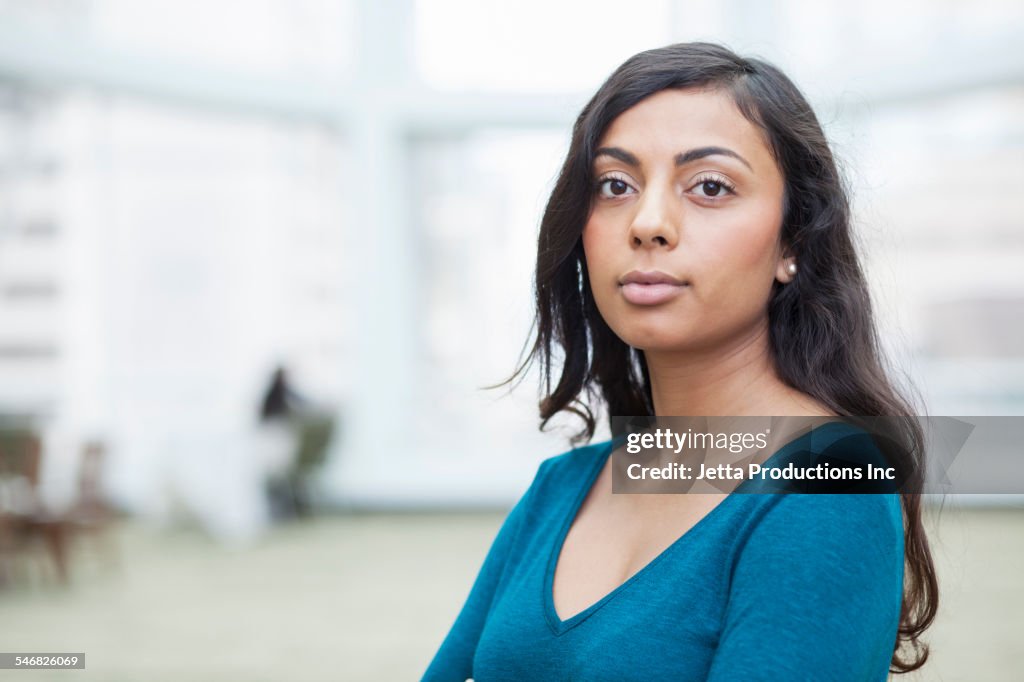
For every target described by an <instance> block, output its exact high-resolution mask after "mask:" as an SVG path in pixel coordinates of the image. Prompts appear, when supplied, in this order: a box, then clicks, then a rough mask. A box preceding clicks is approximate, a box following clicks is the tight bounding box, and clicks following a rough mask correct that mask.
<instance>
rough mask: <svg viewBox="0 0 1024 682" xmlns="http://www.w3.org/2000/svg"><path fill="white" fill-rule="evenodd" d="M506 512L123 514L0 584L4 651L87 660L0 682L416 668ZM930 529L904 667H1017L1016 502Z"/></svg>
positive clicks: (978, 674)
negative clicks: (929, 590)
mask: <svg viewBox="0 0 1024 682" xmlns="http://www.w3.org/2000/svg"><path fill="white" fill-rule="evenodd" d="M501 519H502V515H501V514H496V513H479V514H456V513H451V514H445V513H432V514H408V513H406V514H376V513H375V514H353V515H348V516H339V517H329V518H321V519H317V520H315V521H311V522H305V523H298V524H286V525H282V526H278V527H277V528H275V529H274V530H273V531H272V532H271V533H270V534H269V535H267V536H266V537H264V538H263V539H262V540H260V541H259V542H258V543H256V544H255V545H253V546H251V547H247V548H223V547H220V546H218V545H216V544H215V543H214V542H213V541H211V540H209V539H207V538H206V537H205V536H204V535H202V534H201V533H199V532H198V531H194V530H184V529H179V530H171V531H169V530H157V529H151V528H147V527H145V526H143V525H141V524H139V523H135V522H122V523H120V524H119V525H118V526H117V527H116V529H115V531H114V533H113V538H112V539H113V540H115V544H116V551H115V552H110V551H103V549H102V546H100V545H94V544H93V543H89V542H85V541H84V540H83V541H80V542H79V543H77V544H76V546H75V548H74V549H75V552H74V557H73V561H74V563H73V567H72V568H73V576H72V583H71V585H70V586H69V587H60V586H59V585H57V584H56V583H55V581H54V579H53V574H52V571H51V570H50V567H49V564H48V563H47V561H46V557H45V555H43V554H42V553H40V554H39V555H38V556H34V557H29V558H27V559H24V560H22V561H21V562H20V565H19V569H20V570H19V573H18V574H16V575H15V579H16V581H15V584H14V585H11V586H8V587H7V588H6V589H3V590H0V651H6V652H22V651H24V652H61V651H67V652H72V651H74V652H85V654H86V669H85V670H84V671H82V670H79V671H33V672H31V673H28V672H25V671H10V670H0V680H7V679H11V680H25V679H28V678H29V677H31V679H32V680H33V681H34V682H39V681H41V680H69V679H70V680H101V681H103V682H119V681H125V682H138V681H160V680H168V681H169V680H174V681H176V682H182V681H187V680H204V681H205V680H245V681H246V682H258V681H260V680H266V681H268V682H270V681H273V682H281V681H289V682H290V681H293V680H294V681H303V680H310V681H313V680H346V681H347V680H417V679H419V676H420V675H421V674H422V672H423V670H424V668H425V667H426V665H427V663H428V662H429V660H430V658H431V656H432V655H433V653H434V651H435V649H436V647H437V646H438V644H439V643H440V641H441V639H442V638H443V636H444V634H445V633H446V632H447V628H448V627H449V626H450V624H451V622H452V620H453V619H454V617H455V615H456V612H457V611H458V609H459V607H460V606H461V604H462V600H463V599H464V598H465V596H466V593H467V592H468V590H469V586H470V584H471V582H472V580H473V577H474V576H475V573H476V570H477V568H478V567H479V563H480V562H481V561H482V560H483V556H484V553H485V552H486V549H487V547H488V545H489V543H490V541H491V539H492V537H493V535H494V533H495V532H496V530H497V528H498V526H499V524H500V522H501ZM936 537H937V540H936V541H935V550H936V555H937V557H938V559H939V562H940V567H941V572H942V573H941V577H942V581H943V582H942V587H943V602H942V607H941V613H940V617H939V620H938V622H937V625H936V626H935V628H934V629H933V631H932V633H931V641H932V643H933V658H932V661H931V662H930V663H929V664H928V666H926V668H925V671H924V672H923V673H921V674H919V675H915V676H902V679H905V680H942V681H943V682H953V681H955V680H970V681H971V682H983V681H984V680H1008V679H1015V678H1014V676H1015V675H1018V674H1019V672H1020V665H1019V662H1018V661H1017V649H1018V647H1019V643H1020V633H1021V632H1024V585H1022V583H1021V582H1020V576H1021V575H1024V510H990V511H983V510H963V509H956V508H948V507H947V508H946V509H945V510H944V511H943V512H942V514H941V515H940V517H939V523H938V535H937V536H936ZM115 557H116V559H117V561H116V562H115V561H114V558H115ZM896 679H899V678H896ZM1017 679H1019V678H1017Z"/></svg>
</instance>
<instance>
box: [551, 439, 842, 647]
mask: <svg viewBox="0 0 1024 682" xmlns="http://www.w3.org/2000/svg"><path fill="white" fill-rule="evenodd" d="M837 423H838V424H843V422H826V423H825V424H821V425H819V426H817V427H814V428H812V429H810V430H809V431H807V432H805V433H803V434H802V435H800V436H797V437H796V438H793V439H792V440H790V441H788V442H786V443H784V444H783V445H782V446H781V447H779V448H778V449H777V450H776V451H775V452H774V453H773V454H772V455H771V457H769V458H768V460H766V462H765V466H767V465H768V462H771V461H772V460H774V459H775V458H777V457H779V456H780V455H781V454H782V453H783V452H785V451H787V450H789V449H790V448H792V447H794V446H795V445H796V444H797V443H799V442H801V441H803V440H804V439H805V438H808V437H810V436H811V434H813V433H814V432H815V431H817V430H818V429H821V428H822V427H824V426H827V425H828V424H837ZM847 426H848V425H847ZM614 449H615V439H614V438H613V439H611V440H609V441H608V444H607V446H606V447H605V448H604V449H603V451H602V452H600V454H599V455H598V456H596V457H594V462H593V464H592V465H591V468H590V470H589V471H588V472H587V476H586V479H585V481H584V484H583V485H582V486H580V490H579V492H578V493H577V494H576V499H575V500H573V504H572V506H571V507H570V509H569V512H568V514H566V517H565V519H564V520H563V522H562V527H561V528H560V529H559V532H558V536H557V537H556V538H555V542H554V543H553V544H552V548H551V554H550V556H549V557H548V564H547V569H546V571H545V572H544V580H543V581H542V582H543V586H544V616H545V619H546V620H547V622H548V626H549V627H550V628H551V632H552V633H553V634H554V635H555V636H556V637H557V636H561V635H563V634H565V633H566V632H568V631H569V630H571V629H573V628H574V627H576V626H577V625H579V624H580V623H582V622H583V621H584V620H586V619H587V618H589V617H590V616H592V615H593V614H594V613H595V612H596V611H598V610H599V609H600V608H601V607H602V606H604V605H605V604H607V603H608V602H610V601H611V600H612V599H614V598H615V597H616V596H618V595H619V594H621V593H622V592H623V591H625V590H627V589H629V587H630V586H631V585H633V584H635V583H636V582H638V581H639V580H641V579H642V578H643V576H644V575H645V574H647V573H649V572H650V571H652V570H653V569H654V567H655V566H657V564H659V563H661V561H662V560H664V558H665V557H667V556H669V555H670V554H672V553H673V552H674V551H675V550H676V548H678V547H679V546H680V545H683V544H685V543H687V542H690V541H691V539H692V538H693V536H694V535H696V534H697V533H698V532H699V531H700V529H702V528H704V527H706V526H707V525H708V524H709V523H710V519H712V518H713V517H714V516H716V515H720V514H722V513H724V512H723V511H722V509H723V507H724V506H725V505H726V504H729V500H731V499H733V498H734V497H737V496H739V495H744V494H747V493H742V492H737V491H735V490H734V491H732V492H730V493H729V494H728V495H727V496H726V497H725V499H723V500H722V501H721V502H719V503H718V504H717V505H715V506H714V507H712V508H711V510H710V511H709V512H708V513H707V514H705V515H704V516H702V517H701V518H700V519H699V520H698V521H697V522H696V523H695V524H693V525H692V526H690V528H689V529H687V530H686V532H684V533H683V534H682V535H680V536H679V537H678V538H676V539H675V540H674V541H673V542H672V544H670V545H669V546H668V547H666V548H665V549H663V550H662V551H661V552H660V553H659V554H658V555H657V556H656V557H654V558H653V559H651V560H650V561H649V562H647V563H646V564H645V565H644V566H643V567H642V568H641V569H640V570H639V571H637V572H636V573H634V574H633V575H631V576H629V577H628V578H626V580H625V581H623V582H622V583H621V584H619V585H618V586H617V587H615V588H614V589H613V590H611V591H610V592H608V594H606V595H604V596H603V597H601V598H600V599H598V600H597V601H596V602H594V603H593V604H591V605H590V606H588V607H586V608H585V609H583V610H582V611H580V612H579V613H576V614H574V615H572V616H570V617H569V618H567V619H565V620H562V618H561V617H560V616H559V615H558V611H557V610H556V609H555V589H554V587H555V571H556V570H557V568H558V560H559V559H560V558H561V556H562V550H563V549H564V548H565V539H566V537H568V535H569V529H570V528H572V524H573V523H574V522H575V521H576V517H577V516H578V515H579V512H580V508H581V507H582V506H583V502H584V500H586V499H587V494H588V493H589V492H590V490H591V489H592V488H593V487H594V484H595V483H596V482H597V478H598V476H599V475H600V473H601V470H602V469H603V468H604V465H605V463H606V462H607V461H608V458H609V457H610V456H611V454H612V452H613V451H614Z"/></svg>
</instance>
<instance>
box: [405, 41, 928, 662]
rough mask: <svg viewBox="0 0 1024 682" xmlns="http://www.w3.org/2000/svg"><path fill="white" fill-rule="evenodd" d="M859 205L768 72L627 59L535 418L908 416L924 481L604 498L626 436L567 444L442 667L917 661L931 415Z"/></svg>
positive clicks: (543, 252)
mask: <svg viewBox="0 0 1024 682" xmlns="http://www.w3.org/2000/svg"><path fill="white" fill-rule="evenodd" d="M849 223H850V211H849V207H848V200H847V195H846V192H845V190H844V187H843V184H842V180H841V178H840V176H839V173H838V171H837V168H836V164H835V161H834V160H833V157H832V154H831V152H830V150H829V146H828V143H827V141H826V138H825V136H824V134H823V132H822V130H821V127H820V125H819V123H818V121H817V119H816V117H815V115H814V113H813V111H812V110H811V108H810V106H809V105H808V104H807V102H806V100H805V99H804V97H803V96H802V95H801V93H800V92H799V90H798V89H797V88H796V87H795V86H794V85H793V83H792V82H791V81H790V80H789V79H788V78H787V77H786V76H785V75H784V74H783V73H781V72H780V71H779V70H778V69H777V68H776V67H774V66H772V65H770V64H768V63H765V62H764V61H760V60H757V59H744V58H741V57H739V56H737V55H736V54H734V53H732V52H731V51H729V50H728V49H726V48H723V47H721V46H718V45H714V44H709V43H690V44H679V45H672V46H668V47H664V48H660V49H656V50H650V51H647V52H643V53H640V54H638V55H635V56H634V57H632V58H630V59H629V60H628V61H627V62H625V63H624V64H623V65H622V66H621V67H619V69H618V70H616V71H615V73H613V74H612V75H611V77H610V78H609V79H608V80H607V81H606V82H605V83H604V85H602V87H601V88H600V90H598V92H597V93H596V94H595V95H594V97H593V98H592V99H591V100H590V102H589V103H588V104H587V105H586V107H584V109H583V111H582V113H581V114H580V116H579V118H578V119H577V121H576V124H575V126H574V129H573V136H572V142H571V146H570V149H569V152H568V156H567V158H566V160H565V163H564V165H563V167H562V170H561V173H560V175H559V178H558V181H557V183H556V186H555V188H554V191H553V193H552V195H551V198H550V200H549V202H548V204H547V208H546V210H545V213H544V217H543V220H542V222H541V231H540V237H539V244H538V254H537V269H536V295H537V339H536V342H535V344H534V346H533V350H532V352H531V355H530V357H529V358H528V359H527V363H524V365H523V366H521V367H520V368H519V370H518V371H517V375H518V374H521V373H522V372H523V370H524V369H525V367H526V366H527V364H528V363H529V361H530V360H533V359H536V360H539V361H540V362H541V365H542V368H543V370H544V376H545V377H546V382H545V395H544V397H543V399H542V400H541V402H540V415H541V417H542V419H543V422H542V428H543V426H544V425H545V424H546V423H547V422H548V420H550V419H551V417H552V416H554V415H555V414H557V413H559V412H562V411H569V412H572V413H575V414H577V415H579V416H581V417H582V418H583V420H584V421H585V428H584V429H583V431H582V432H581V434H580V438H581V439H585V440H589V439H590V438H591V437H592V436H593V434H594V432H595V428H596V423H597V417H596V416H595V413H599V412H601V411H604V412H605V413H606V414H607V415H657V416H663V415H737V416H744V415H779V416H795V417H813V418H824V419H828V418H834V420H836V421H840V422H843V421H844V418H846V417H854V418H859V417H862V416H868V417H871V416H880V415H887V416H896V417H905V418H906V419H905V420H904V421H899V422H897V425H898V427H897V432H896V433H895V440H894V441H892V442H895V443H897V445H899V446H900V447H899V450H900V452H902V453H903V454H902V455H899V454H897V455H896V456H895V463H896V465H897V467H898V468H899V469H900V470H901V472H902V473H903V477H904V480H906V481H908V484H907V485H905V486H904V487H903V488H902V491H903V492H902V494H901V495H896V494H850V495H815V494H790V495H770V494H766V495H741V494H738V493H732V494H728V495H726V494H708V495H696V494H691V495H612V492H611V466H612V465H611V462H612V460H611V458H610V452H611V450H612V444H611V443H612V442H611V441H607V442H604V443H597V444H592V445H589V446H586V447H579V448H575V449H573V450H571V451H569V452H566V453H564V454H562V455H559V456H557V457H552V458H550V459H548V460H546V461H544V462H543V463H542V464H541V466H540V468H539V470H538V472H537V475H536V478H535V479H534V481H533V483H532V485H531V486H530V488H529V490H528V491H527V492H526V494H525V495H524V496H523V497H522V498H521V499H520V500H519V502H518V503H517V504H516V506H515V507H514V508H513V510H512V511H511V512H510V513H509V515H508V517H507V518H506V520H505V522H504V524H503V526H502V528H501V530H500V531H499V533H498V536H497V538H496V539H495V541H494V543H493V545H492V547H491V550H490V552H489V554H488V556H487V558H486V560H485V561H484V564H483V567H482V568H481V570H480V573H479V576H478V577H477V580H476V582H475V584H474V585H473V588H472V590H471V592H470V594H469V597H468V599H467V601H466V603H465V606H464V607H463V609H462V611H461V613H460V614H459V616H458V618H457V620H456V621H455V624H454V625H453V627H452V629H451V631H450V632H449V633H448V636H447V638H446V639H445V640H444V642H443V643H442V644H441V647H440V649H439V651H438V652H437V654H436V655H435V657H434V660H433V661H432V663H431V665H430V667H429V668H428V670H427V671H426V674H425V676H424V679H425V680H431V681H433V680H439V681H440V680H456V681H458V682H462V681H463V680H465V679H467V678H474V679H475V680H476V681H477V682H490V681H491V680H570V679H572V680H660V679H672V680H730V681H731V680H754V679H758V680H760V679H764V680H802V679H807V680H883V679H885V678H886V677H887V676H888V673H889V672H890V669H891V670H892V671H895V672H904V671H908V670H913V669H916V668H919V667H920V666H921V665H923V663H924V661H925V659H926V657H927V648H926V647H924V646H923V644H922V643H921V642H920V640H919V637H920V635H921V633H922V632H923V631H924V630H925V628H927V627H928V625H929V624H930V623H931V621H932V619H933V618H934V615H935V609H936V603H937V598H938V588H937V582H936V577H935V571H934V567H933V564H932V560H931V556H930V553H929V549H928V543H927V539H926V537H925V534H924V531H923V527H922V522H921V508H920V504H919V500H920V498H919V496H918V495H917V494H915V490H916V489H918V488H915V480H916V479H915V478H914V475H913V471H914V470H915V468H914V465H915V463H917V460H918V458H919V457H920V452H921V432H920V427H919V426H916V425H915V424H916V422H914V421H913V419H910V417H911V416H912V414H911V410H910V407H909V405H908V403H907V401H906V400H905V399H904V398H903V397H901V396H900V394H899V393H898V391H897V390H896V388H895V387H894V385H893V383H892V382H891V381H890V380H889V378H888V376H887V373H886V370H885V366H884V363H883V360H882V358H881V354H880V351H879V344H878V340H877V337H876V332H875V328H874V322H873V318H872V314H871V308H870V301H869V297H868V292H867V287H866V285H865V282H864V278H863V275H862V273H861V269H860V266H859V263H858V259H857V256H856V253H855V250H854V248H853V245H852V239H851V234H850V224H849ZM556 355H558V356H560V358H561V360H560V361H559V360H557V359H556ZM556 364H560V376H559V377H558V379H557V381H556V382H552V381H551V369H552V367H553V366H554V365H556ZM552 384H553V386H552ZM832 426H835V423H833V424H832ZM849 428H851V429H852V428H854V427H852V426H851V427H849ZM834 430H835V429H833V431H834ZM839 431H842V429H839ZM890 435H892V434H890ZM826 441H828V438H824V439H819V444H823V443H825V442H826ZM791 445H792V443H790V444H788V445H785V446H784V447H783V448H782V449H783V450H785V449H786V448H789V447H790V446H791ZM816 447H817V446H816ZM780 452H781V451H780ZM890 454H891V453H890Z"/></svg>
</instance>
